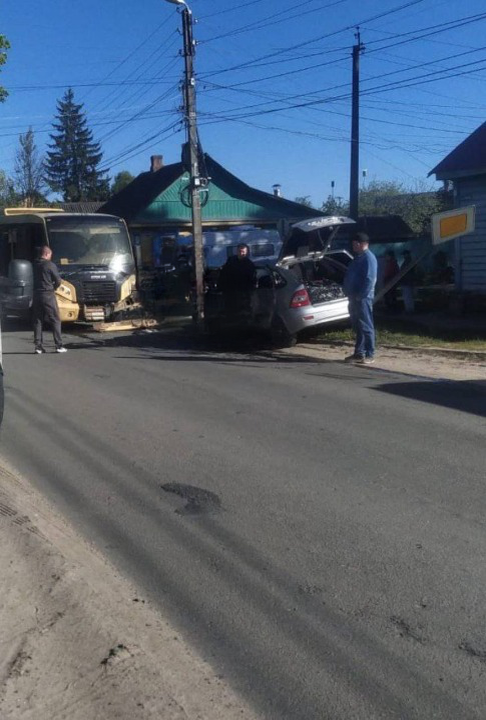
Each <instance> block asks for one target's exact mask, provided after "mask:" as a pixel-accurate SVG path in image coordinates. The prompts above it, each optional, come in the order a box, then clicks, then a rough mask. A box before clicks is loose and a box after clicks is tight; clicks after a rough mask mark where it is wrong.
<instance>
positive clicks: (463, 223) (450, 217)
mask: <svg viewBox="0 0 486 720" xmlns="http://www.w3.org/2000/svg"><path fill="white" fill-rule="evenodd" d="M475 211H476V208H475V206H474V205H470V206H469V207H464V208H457V209H456V210H448V211H447V212H443V213H436V214H435V215H432V242H433V244H434V245H440V243H443V242H447V241H448V240H453V239H454V238H456V237H460V236H461V235H467V234H468V233H471V232H474V229H475V227H476V225H475V214H476V213H475Z"/></svg>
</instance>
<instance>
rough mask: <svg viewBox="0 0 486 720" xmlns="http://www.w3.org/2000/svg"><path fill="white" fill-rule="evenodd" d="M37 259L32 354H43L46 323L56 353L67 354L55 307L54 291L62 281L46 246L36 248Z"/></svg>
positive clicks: (35, 264) (35, 263) (35, 266)
mask: <svg viewBox="0 0 486 720" xmlns="http://www.w3.org/2000/svg"><path fill="white" fill-rule="evenodd" d="M37 255H38V256H37V259H36V260H35V261H34V302H33V320H34V352H35V353H36V355H41V354H42V353H45V350H44V346H43V344H42V330H43V326H44V323H45V322H47V323H49V324H50V326H51V328H52V334H53V337H54V344H55V346H56V352H57V353H65V352H67V350H66V348H65V347H63V344H62V337H61V320H60V318H59V309H58V307H57V301H56V295H55V291H56V290H57V288H58V287H59V286H60V284H61V282H62V280H61V276H60V275H59V270H58V269H57V266H56V265H55V264H54V263H53V262H52V260H51V258H52V250H51V248H50V247H48V246H47V245H43V246H42V247H40V248H37Z"/></svg>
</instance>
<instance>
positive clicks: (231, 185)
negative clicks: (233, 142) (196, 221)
mask: <svg viewBox="0 0 486 720" xmlns="http://www.w3.org/2000/svg"><path fill="white" fill-rule="evenodd" d="M204 162H205V166H206V171H207V173H208V175H209V177H210V178H211V180H210V182H209V185H208V190H207V194H206V193H204V192H203V193H202V194H201V200H202V204H203V207H202V218H203V222H205V223H212V222H214V223H219V222H221V223H224V222H234V223H258V222H260V223H262V222H263V223H272V222H277V221H278V220H280V219H283V218H285V219H291V220H302V219H305V218H310V217H316V215H323V214H324V213H321V212H320V211H318V210H315V209H313V208H308V207H307V206H305V205H301V204H299V203H295V202H292V201H290V200H286V199H285V198H281V197H276V196H275V195H272V194H270V193H266V192H263V191H261V190H256V189H255V188H252V187H250V186H249V185H246V183H244V182H242V181H241V180H239V179H238V178H237V177H235V176H234V175H232V174H231V173H230V172H228V171H227V170H225V169H224V168H223V167H222V166H221V165H219V163H217V162H216V161H215V160H213V159H212V158H211V157H210V156H209V155H205V156H204ZM99 212H104V213H110V214H113V215H119V216H121V217H123V218H125V220H126V221H127V222H129V223H130V224H133V225H160V224H164V225H166V224H186V223H190V222H191V207H190V203H189V174H188V172H187V171H186V170H185V169H184V167H183V165H182V163H175V164H174V165H167V166H165V167H163V168H161V169H160V170H157V171H156V172H147V173H142V174H141V175H139V176H138V177H137V178H135V180H133V182H131V183H130V184H129V185H127V187H125V188H124V189H123V190H121V191H120V192H119V193H118V194H117V195H115V196H114V197H113V198H111V200H109V201H108V202H107V203H105V204H104V205H103V206H102V207H101V208H100V210H99Z"/></svg>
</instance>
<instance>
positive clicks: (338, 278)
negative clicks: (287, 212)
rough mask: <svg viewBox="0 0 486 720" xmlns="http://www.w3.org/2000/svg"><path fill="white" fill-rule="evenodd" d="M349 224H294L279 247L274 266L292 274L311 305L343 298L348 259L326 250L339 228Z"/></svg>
mask: <svg viewBox="0 0 486 720" xmlns="http://www.w3.org/2000/svg"><path fill="white" fill-rule="evenodd" d="M353 223H354V221H353V220H351V218H346V217H321V218H315V219H314V220H306V221H304V222H302V223H297V224H296V225H294V226H293V228H292V231H291V233H290V235H289V236H288V237H287V238H286V239H285V241H284V242H283V244H282V248H281V251H280V257H279V261H278V265H279V266H280V267H283V268H286V269H288V270H290V271H291V272H293V273H294V274H295V275H296V277H297V279H298V280H299V281H300V282H302V284H303V285H304V286H305V288H306V290H307V292H308V294H309V298H310V301H311V303H312V305H314V306H318V305H322V304H323V303H328V302H332V301H333V300H342V299H343V298H344V297H345V295H344V292H343V289H342V285H343V280H344V274H345V272H346V268H347V266H348V265H349V263H350V262H351V259H352V256H351V255H350V253H348V252H346V250H337V251H336V250H331V249H330V248H331V244H332V240H333V238H334V237H335V236H336V234H337V232H338V231H339V228H340V227H341V226H342V225H349V224H353Z"/></svg>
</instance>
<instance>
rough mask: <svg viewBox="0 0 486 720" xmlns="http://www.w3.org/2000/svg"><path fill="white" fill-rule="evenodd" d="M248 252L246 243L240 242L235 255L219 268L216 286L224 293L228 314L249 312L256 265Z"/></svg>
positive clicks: (254, 283) (254, 284)
mask: <svg viewBox="0 0 486 720" xmlns="http://www.w3.org/2000/svg"><path fill="white" fill-rule="evenodd" d="M249 254H250V248H249V247H248V245H245V244H244V243H241V244H240V245H238V247H237V249H236V255H232V256H231V257H229V258H228V260H227V261H226V263H225V264H224V265H223V267H222V269H221V273H220V275H219V279H218V288H219V290H221V292H222V293H223V295H224V299H225V306H226V312H227V313H228V314H233V313H237V312H243V313H251V310H252V292H253V290H254V289H255V287H256V267H255V264H254V263H253V261H252V260H250V258H249Z"/></svg>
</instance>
